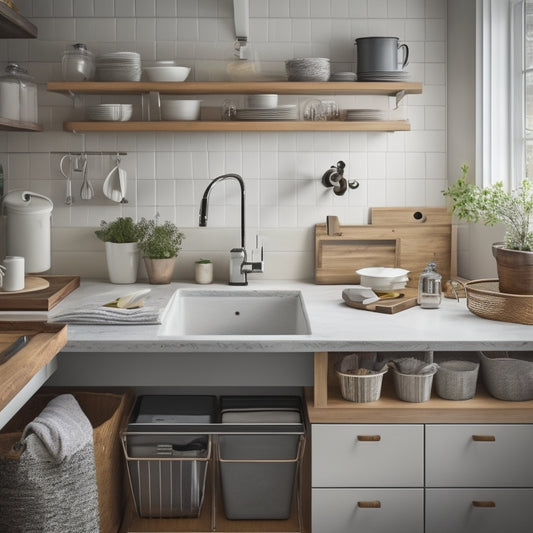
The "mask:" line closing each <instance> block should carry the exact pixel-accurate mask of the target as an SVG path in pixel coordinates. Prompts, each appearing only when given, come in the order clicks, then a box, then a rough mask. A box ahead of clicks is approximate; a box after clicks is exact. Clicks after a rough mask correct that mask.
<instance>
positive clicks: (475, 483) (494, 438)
mask: <svg viewBox="0 0 533 533" xmlns="http://www.w3.org/2000/svg"><path fill="white" fill-rule="evenodd" d="M532 446H533V426H531V425H526V424H499V425H478V424H461V425H444V424H442V425H427V426H426V486H427V487H533V461H531V448H532Z"/></svg>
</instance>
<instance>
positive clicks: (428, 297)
mask: <svg viewBox="0 0 533 533" xmlns="http://www.w3.org/2000/svg"><path fill="white" fill-rule="evenodd" d="M436 268H437V265H436V264H435V263H428V266H427V267H426V269H425V270H424V272H422V274H420V278H419V280H418V305H420V307H422V308H423V309H436V308H437V307H439V305H440V302H441V299H442V294H441V285H442V276H441V275H440V274H439V273H438V272H437V270H436Z"/></svg>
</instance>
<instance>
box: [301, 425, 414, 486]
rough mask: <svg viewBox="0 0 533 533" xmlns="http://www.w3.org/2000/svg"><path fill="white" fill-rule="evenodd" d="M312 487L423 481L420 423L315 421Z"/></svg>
mask: <svg viewBox="0 0 533 533" xmlns="http://www.w3.org/2000/svg"><path fill="white" fill-rule="evenodd" d="M311 431H312V467H311V468H312V485H313V487H422V486H423V484H424V482H423V480H424V428H423V426H422V425H414V424H413V425H395V424H388V425H374V424H367V425H361V424H313V425H312V429H311Z"/></svg>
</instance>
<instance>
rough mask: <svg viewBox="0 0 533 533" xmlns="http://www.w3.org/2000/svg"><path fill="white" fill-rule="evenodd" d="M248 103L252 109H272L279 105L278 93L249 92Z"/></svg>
mask: <svg viewBox="0 0 533 533" xmlns="http://www.w3.org/2000/svg"><path fill="white" fill-rule="evenodd" d="M246 105H247V107H249V108H252V109H271V108H273V107H277V105H278V95H277V94H249V95H248V96H247V97H246Z"/></svg>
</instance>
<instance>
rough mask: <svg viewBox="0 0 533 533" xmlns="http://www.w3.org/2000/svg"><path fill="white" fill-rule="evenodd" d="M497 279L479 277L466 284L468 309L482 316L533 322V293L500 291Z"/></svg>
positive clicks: (491, 318)
mask: <svg viewBox="0 0 533 533" xmlns="http://www.w3.org/2000/svg"><path fill="white" fill-rule="evenodd" d="M498 286H499V284H498V280H497V279H479V280H474V281H469V282H468V283H466V284H465V289H466V305H467V307H468V309H469V310H470V311H471V312H472V313H474V314H475V315H478V316H480V317H482V318H488V319H490V320H501V321H503V322H514V323H516V324H533V295H531V294H507V293H502V292H500V290H499V288H498Z"/></svg>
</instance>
